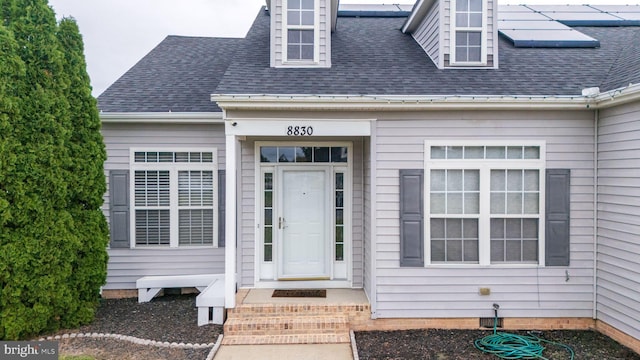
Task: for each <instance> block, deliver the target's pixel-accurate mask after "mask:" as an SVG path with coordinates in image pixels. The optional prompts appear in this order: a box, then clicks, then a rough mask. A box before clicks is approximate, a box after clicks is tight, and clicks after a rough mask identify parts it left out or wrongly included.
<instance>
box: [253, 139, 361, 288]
mask: <svg viewBox="0 0 640 360" xmlns="http://www.w3.org/2000/svg"><path fill="white" fill-rule="evenodd" d="M262 146H286V147H290V146H305V147H308V146H316V147H338V146H341V147H346V148H347V149H348V150H347V151H348V153H347V162H346V163H296V164H294V163H261V162H260V147H262ZM353 151H354V150H353V142H352V141H291V142H287V141H256V142H255V143H254V158H255V160H254V164H255V167H254V169H255V172H254V174H255V175H254V176H255V179H254V180H255V181H254V191H255V192H254V194H255V197H254V203H255V210H254V216H255V217H254V219H255V220H254V223H255V225H254V231H255V233H254V234H255V237H254V239H255V240H254V250H255V251H254V254H255V255H254V287H256V288H277V287H337V288H340V287H341V288H345V287H351V286H352V284H353V250H352V247H353V240H352V233H353V222H352V212H353V186H352V182H353V157H354V154H353ZM312 166H316V167H322V168H326V169H327V171H328V173H329V174H328V176H329V183H328V190H327V191H328V196H329V199H330V200H329V201H328V204H329V205H328V206H329V209H328V211H329V213H330V217H329V220H328V221H329V222H330V224H328V225H327V228H328V230H329V234H328V236H329V243H330V249H331V251H330V259H329V260H328V261H329V263H330V269H331V273H330V280H312V281H290V280H287V281H278V280H277V279H278V270H277V269H276V266H275V265H276V264H277V259H276V257H277V254H278V251H279V250H278V249H277V244H276V243H275V242H274V245H273V249H272V254H273V259H272V261H271V262H264V261H263V259H264V257H263V256H264V224H263V219H264V199H263V197H264V174H265V173H272V174H274V178H273V189H274V190H275V189H277V188H278V187H279V186H280V185H279V181H280V180H279V179H278V176H277V173H278V172H279V170H278V169H279V168H280V167H312ZM336 172H340V173H344V194H345V196H344V260H343V261H340V262H338V261H335V245H334V244H335V238H334V236H335V229H334V228H333V227H334V226H335V184H334V182H335V174H336ZM278 197H279V196H277V195H275V194H274V195H273V206H274V210H273V211H274V212H277V211H278V210H276V207H278V206H279V205H280V204H279V199H278ZM274 219H275V221H277V216H274ZM273 225H274V226H275V227H277V223H275V224H273ZM273 238H274V239H275V235H274V237H273ZM336 264H338V267H341V268H343V269H344V268H346V271H341V273H342V275H341V276H340V278H335V276H334V275H335V269H336ZM265 269H267V270H268V271H266V273H267V274H269V275H268V276H263V274H262V273H263V272H264V271H263V270H265Z"/></svg>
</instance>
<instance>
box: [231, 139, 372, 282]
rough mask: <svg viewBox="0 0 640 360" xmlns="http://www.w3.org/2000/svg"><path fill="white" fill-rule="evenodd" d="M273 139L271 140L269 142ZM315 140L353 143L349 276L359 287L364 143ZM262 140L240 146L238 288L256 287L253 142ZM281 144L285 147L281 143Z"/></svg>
mask: <svg viewBox="0 0 640 360" xmlns="http://www.w3.org/2000/svg"><path fill="white" fill-rule="evenodd" d="M270 140H273V139H270ZM315 140H317V141H351V142H352V143H353V163H354V164H353V168H352V171H353V174H352V179H353V185H352V186H353V187H352V189H353V204H352V244H353V245H352V272H353V273H352V274H353V286H354V287H362V286H363V277H364V268H363V262H364V260H363V257H364V254H363V237H364V223H363V221H364V219H363V211H364V210H363V209H364V199H363V185H364V182H363V181H364V180H363V164H362V161H363V140H362V139H361V138H333V139H328V138H322V139H315ZM256 141H264V140H258V139H248V140H246V141H243V142H242V145H241V147H242V148H241V156H242V160H241V161H242V162H241V169H240V174H241V182H240V189H239V194H240V206H239V215H238V216H239V218H238V223H239V224H240V231H239V237H238V254H237V258H238V274H239V276H238V277H239V279H238V282H239V286H241V287H253V286H255V275H254V274H255V247H256V239H255V236H256V234H255V229H256V219H255V203H256V197H255V186H256V184H255V178H256V170H255V167H256V163H255V142H256ZM283 144H286V142H285V141H283Z"/></svg>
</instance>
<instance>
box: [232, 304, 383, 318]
mask: <svg viewBox="0 0 640 360" xmlns="http://www.w3.org/2000/svg"><path fill="white" fill-rule="evenodd" d="M370 313H371V308H370V305H369V304H313V305H309V304H244V305H239V306H236V307H235V308H234V309H229V310H228V312H227V317H229V318H240V317H246V318H255V317H260V316H266V317H271V316H290V315H291V316H293V315H305V316H307V315H329V314H349V315H350V316H359V315H364V316H367V317H368V316H369V315H370Z"/></svg>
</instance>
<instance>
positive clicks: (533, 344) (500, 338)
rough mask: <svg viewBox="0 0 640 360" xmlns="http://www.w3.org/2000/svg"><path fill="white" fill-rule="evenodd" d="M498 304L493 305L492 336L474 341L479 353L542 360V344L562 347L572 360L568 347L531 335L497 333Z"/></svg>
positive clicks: (571, 352) (505, 357) (507, 357)
mask: <svg viewBox="0 0 640 360" xmlns="http://www.w3.org/2000/svg"><path fill="white" fill-rule="evenodd" d="M498 308H499V306H498V304H493V309H494V311H495V318H494V320H493V334H491V335H488V336H485V337H483V338H481V339H477V340H476V341H475V345H476V348H478V349H479V350H480V351H482V352H485V353H489V354H494V355H496V356H497V357H499V358H501V359H543V360H549V359H547V358H546V357H544V356H542V352H543V351H544V349H545V347H544V346H543V345H542V343H543V342H544V343H549V344H554V345H557V346H561V347H564V348H565V349H566V350H567V351H569V353H570V354H571V360H573V356H574V352H573V349H571V347H569V346H568V345H565V344H562V343H559V342H555V341H549V340H545V339H542V338H539V337H537V336H535V335H533V334H531V333H529V335H516V334H510V333H503V332H498V331H497V329H498Z"/></svg>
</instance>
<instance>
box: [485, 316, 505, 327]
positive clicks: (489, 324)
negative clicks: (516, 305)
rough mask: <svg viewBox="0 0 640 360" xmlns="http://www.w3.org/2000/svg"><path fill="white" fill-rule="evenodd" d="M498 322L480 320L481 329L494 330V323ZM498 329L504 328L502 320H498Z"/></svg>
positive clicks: (489, 319)
mask: <svg viewBox="0 0 640 360" xmlns="http://www.w3.org/2000/svg"><path fill="white" fill-rule="evenodd" d="M495 320H496V318H492V317H490V318H480V327H481V328H487V329H493V324H494V321H495ZM497 327H498V328H502V318H498V324H497Z"/></svg>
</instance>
